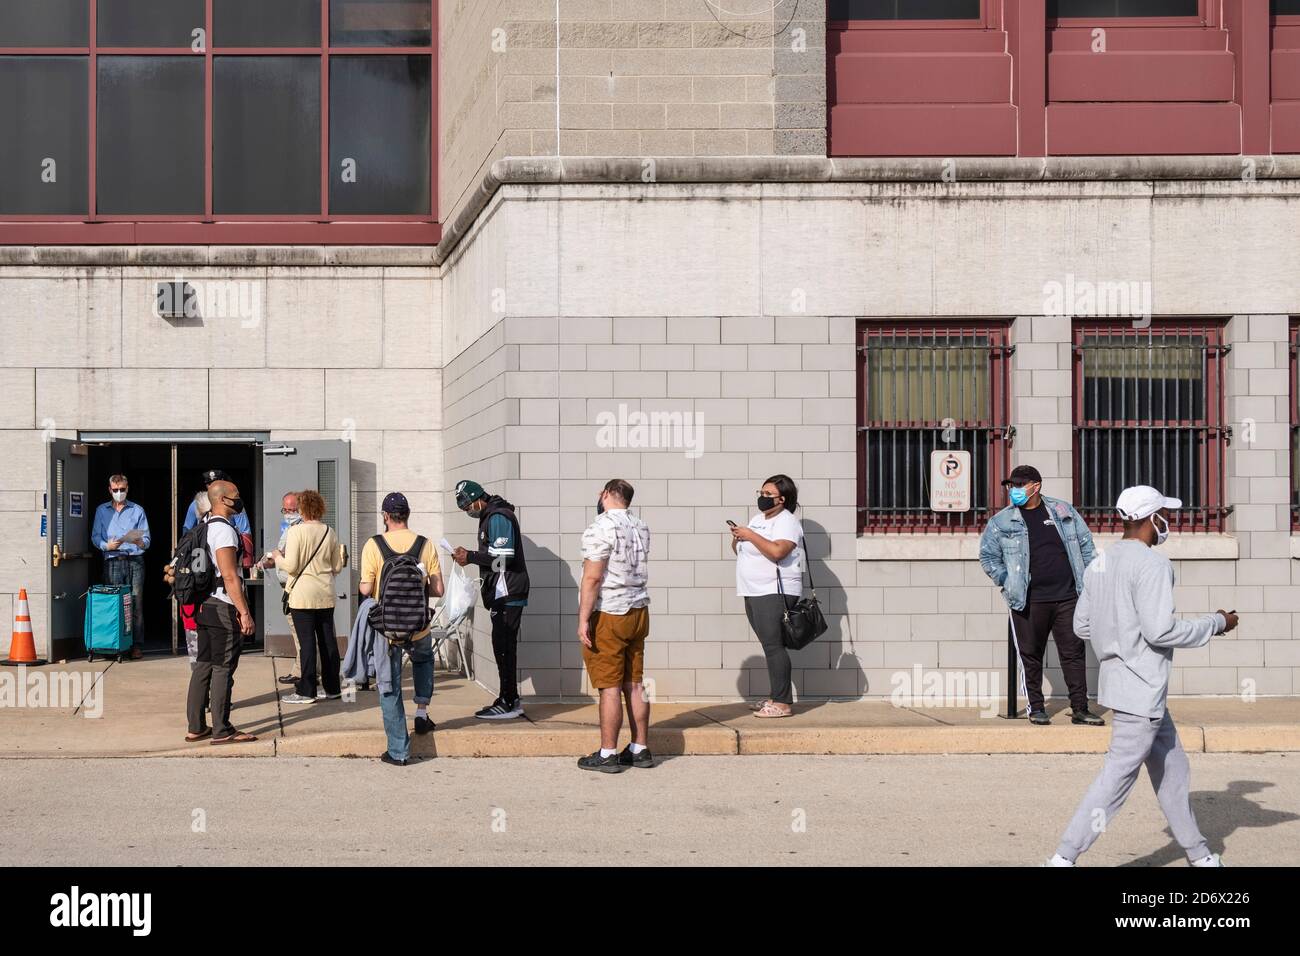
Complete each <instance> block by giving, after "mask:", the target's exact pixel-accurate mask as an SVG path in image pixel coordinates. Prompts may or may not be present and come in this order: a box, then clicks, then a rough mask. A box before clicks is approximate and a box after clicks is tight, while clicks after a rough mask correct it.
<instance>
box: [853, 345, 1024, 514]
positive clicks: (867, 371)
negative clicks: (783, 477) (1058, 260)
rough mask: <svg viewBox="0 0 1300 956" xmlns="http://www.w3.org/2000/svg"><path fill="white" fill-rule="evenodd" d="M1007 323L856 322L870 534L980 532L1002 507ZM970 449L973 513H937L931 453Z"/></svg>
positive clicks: (861, 483)
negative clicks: (932, 490)
mask: <svg viewBox="0 0 1300 956" xmlns="http://www.w3.org/2000/svg"><path fill="white" fill-rule="evenodd" d="M1007 331H1008V327H1007V324H1006V323H1001V322H952V323H940V324H937V325H936V324H934V323H924V324H922V323H903V324H897V325H883V324H881V323H878V322H861V323H859V325H858V512H859V516H860V519H861V520H860V521H859V527H860V528H861V529H862V530H864V531H977V530H979V529H980V528H981V527H983V525H984V523H985V521H987V520H988V517H989V515H990V514H991V513H992V512H993V511H994V510H996V508H998V507H1001V505H1002V504H1004V503H1005V502H1004V501H1003V500H1002V499H1003V498H1004V497H1005V493H1004V491H1003V489H1002V487H1001V485H1000V484H999V483H998V482H999V481H1000V479H1001V478H1002V477H1003V475H1004V473H1005V471H1006V468H1007V445H1008V442H1009V439H1010V429H1009V428H1008V425H1007V407H1008V399H1007V391H1008V382H1009V380H1010V379H1009V370H1008V364H1009V358H1010V354H1011V351H1012V349H1011V346H1010V345H1008V344H1007ZM936 450H937V451H944V450H953V451H968V452H970V453H971V472H972V475H971V510H970V511H966V512H942V513H937V512H934V511H931V510H930V455H931V453H932V452H934V451H936Z"/></svg>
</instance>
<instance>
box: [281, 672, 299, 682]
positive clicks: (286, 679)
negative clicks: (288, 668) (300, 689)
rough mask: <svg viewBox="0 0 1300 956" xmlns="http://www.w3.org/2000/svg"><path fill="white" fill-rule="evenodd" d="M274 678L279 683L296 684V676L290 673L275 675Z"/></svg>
mask: <svg viewBox="0 0 1300 956" xmlns="http://www.w3.org/2000/svg"><path fill="white" fill-rule="evenodd" d="M276 680H277V681H279V682H280V683H281V684H296V683H298V678H297V677H295V676H294V675H292V674H285V675H284V676H283V677H277V678H276Z"/></svg>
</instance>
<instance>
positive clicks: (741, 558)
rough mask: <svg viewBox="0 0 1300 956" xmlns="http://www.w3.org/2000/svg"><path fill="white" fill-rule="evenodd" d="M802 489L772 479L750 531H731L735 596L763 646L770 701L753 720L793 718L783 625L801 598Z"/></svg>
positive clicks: (760, 497)
mask: <svg viewBox="0 0 1300 956" xmlns="http://www.w3.org/2000/svg"><path fill="white" fill-rule="evenodd" d="M798 507H799V489H798V488H797V487H795V483H794V482H793V481H792V480H791V479H790V478H789V477H787V476H786V475H773V476H772V477H771V478H769V479H767V481H765V482H763V487H762V488H761V489H759V492H758V514H756V515H754V517H753V518H752V519H750V522H749V526H748V527H745V528H741V527H739V526H738V525H736V524H734V523H732V522H728V524H730V525H731V550H732V551H733V552H734V553H735V555H736V593H737V594H738V595H740V596H741V597H742V598H744V599H745V617H747V618H748V619H749V626H750V627H751V628H753V630H754V634H755V636H757V637H758V641H759V643H760V644H761V645H762V646H763V656H764V657H766V658H767V676H768V681H769V683H770V685H771V687H770V689H771V697H769V698H768V699H767V700H765V701H763V703H762V704H760V705H758V706H757V707H756V708H755V709H754V716H755V717H789V716H790V715H791V714H792V713H793V712H794V708H793V705H794V691H793V689H792V687H791V686H790V652H789V651H788V650H786V646H785V640H784V633H783V631H782V627H781V620H782V617H783V615H784V614H785V611H786V609H787V608H790V607H793V606H794V604H795V602H796V601H798V600H799V598H800V597H801V596H802V594H803V572H802V571H801V562H802V560H803V547H802V542H803V525H802V524H801V523H800V522H799V519H798V518H796V517H795V516H794V512H795V509H796V508H798Z"/></svg>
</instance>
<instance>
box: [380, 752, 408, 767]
mask: <svg viewBox="0 0 1300 956" xmlns="http://www.w3.org/2000/svg"><path fill="white" fill-rule="evenodd" d="M379 759H380V760H381V761H383V762H384V763H391V764H392V765H393V766H394V767H405V766H406V765H407V764H408V763H410V761H409V760H398V759H397V758H396V757H394V756H393V755H392V754H390V753H389V752H388V751H387V750H385V751H384V752H383V753H381V754H380V755H379Z"/></svg>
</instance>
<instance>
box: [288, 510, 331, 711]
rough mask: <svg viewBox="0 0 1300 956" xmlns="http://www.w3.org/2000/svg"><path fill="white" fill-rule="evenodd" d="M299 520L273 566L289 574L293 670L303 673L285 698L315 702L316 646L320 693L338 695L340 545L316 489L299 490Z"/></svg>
mask: <svg viewBox="0 0 1300 956" xmlns="http://www.w3.org/2000/svg"><path fill="white" fill-rule="evenodd" d="M298 513H299V514H301V515H302V521H300V522H299V523H298V524H296V525H294V526H293V527H292V528H290V529H289V532H288V535H287V537H286V538H285V542H284V551H282V552H281V551H277V552H275V566H276V567H277V568H279V569H280V570H282V571H284V573H285V574H286V575H288V580H287V582H286V583H285V590H286V591H287V592H288V594H289V613H290V614H291V615H293V626H294V630H296V631H297V632H298V644H299V660H298V670H299V673H300V674H301V675H302V676H301V677H299V678H298V683H297V685H296V686H295V688H294V692H293V693H292V694H288V695H286V696H284V697H281V698H280V699H281V700H282V701H284V702H285V703H286V704H314V703H316V700H317V697H316V652H317V650H319V651H320V660H321V669H322V671H323V673H322V674H321V676H320V681H321V683H322V684H324V686H325V693H324V695H323V696H324V697H326V698H328V699H330V700H335V699H337V698H339V697H341V696H342V689H341V687H340V681H339V644H338V640H337V639H336V638H335V635H334V602H335V597H334V576H335V575H336V574H338V573H339V572H340V571H342V570H343V549H342V548H340V547H339V539H338V536H337V535H335V534H334V529H333V528H331V527H330V526H329V525H327V524H325V523H324V522H322V521H321V519H322V518H323V517H325V499H324V498H322V497H321V495H320V492H318V491H310V490H308V491H300V492H298Z"/></svg>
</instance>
